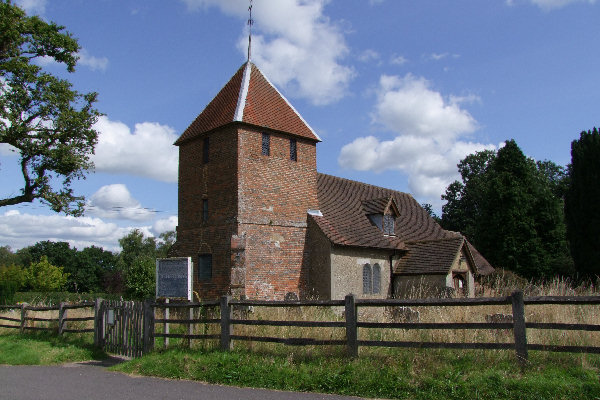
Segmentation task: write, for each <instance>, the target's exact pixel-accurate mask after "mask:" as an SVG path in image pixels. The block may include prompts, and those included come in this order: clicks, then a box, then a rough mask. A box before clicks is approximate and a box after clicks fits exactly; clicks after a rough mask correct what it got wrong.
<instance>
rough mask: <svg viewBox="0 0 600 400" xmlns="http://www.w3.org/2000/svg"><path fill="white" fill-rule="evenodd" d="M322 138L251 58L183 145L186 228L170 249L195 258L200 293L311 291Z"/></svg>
mask: <svg viewBox="0 0 600 400" xmlns="http://www.w3.org/2000/svg"><path fill="white" fill-rule="evenodd" d="M319 141H320V138H319V137H318V136H317V134H316V133H315V132H314V131H313V130H312V129H311V128H310V126H309V125H308V124H307V123H306V122H305V121H304V120H303V119H302V117H301V116H300V115H299V114H298V112H297V111H296V110H295V109H294V108H293V107H292V105H291V104H290V103H289V102H288V101H287V100H286V99H285V98H284V97H283V95H282V94H281V93H279V91H278V90H277V89H276V88H275V87H274V86H273V85H272V84H271V83H270V82H269V80H268V79H267V78H266V77H265V76H264V75H263V74H262V72H261V71H260V70H259V69H258V68H257V67H256V66H255V65H254V64H253V63H251V62H247V63H245V64H244V65H242V66H241V67H240V69H239V70H238V71H237V72H236V73H235V75H234V76H233V77H232V78H231V79H230V80H229V82H228V83H227V84H226V85H225V86H224V87H223V88H222V89H221V91H220V92H219V93H218V94H217V96H216V97H215V98H214V99H213V100H212V101H211V102H210V103H209V104H208V106H207V107H206V108H205V109H204V111H202V113H200V115H199V116H198V117H197V118H196V119H195V121H194V122H192V124H191V125H190V126H189V127H188V128H187V129H186V130H185V132H184V133H183V134H182V135H181V136H180V137H179V139H178V140H177V141H176V142H175V145H177V146H179V204H178V206H179V226H178V227H177V242H176V244H175V246H174V248H173V251H172V253H173V255H174V256H186V257H192V260H193V263H194V290H195V291H196V292H197V293H198V294H199V296H200V297H201V298H202V299H209V298H216V297H217V296H220V295H223V294H231V295H233V296H234V297H236V298H239V297H241V296H246V297H247V298H253V299H284V298H286V297H287V298H294V297H296V296H298V297H302V296H303V294H304V290H305V288H306V284H307V279H308V276H307V274H308V254H307V249H306V248H305V240H306V234H307V230H306V226H307V212H308V211H309V210H312V209H318V201H317V186H316V178H317V169H316V144H317V142H319Z"/></svg>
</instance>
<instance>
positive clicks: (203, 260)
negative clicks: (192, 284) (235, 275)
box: [198, 254, 212, 281]
mask: <svg viewBox="0 0 600 400" xmlns="http://www.w3.org/2000/svg"><path fill="white" fill-rule="evenodd" d="M211 279H212V254H200V255H199V256H198V280H199V281H210V280H211Z"/></svg>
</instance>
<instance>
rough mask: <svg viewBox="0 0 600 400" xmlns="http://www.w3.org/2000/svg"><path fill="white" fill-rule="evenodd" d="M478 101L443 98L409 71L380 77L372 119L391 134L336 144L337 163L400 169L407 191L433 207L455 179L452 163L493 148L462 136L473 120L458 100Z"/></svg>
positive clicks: (473, 126)
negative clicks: (342, 144) (402, 75)
mask: <svg viewBox="0 0 600 400" xmlns="http://www.w3.org/2000/svg"><path fill="white" fill-rule="evenodd" d="M478 100H479V98H478V97H476V96H463V97H456V96H449V97H447V98H444V96H442V94H441V93H439V92H437V91H435V90H433V89H431V84H430V83H429V82H428V81H427V80H425V79H424V78H419V77H415V76H413V75H411V74H408V75H406V76H404V77H398V76H387V75H383V76H382V77H381V79H380V82H379V89H378V91H377V102H376V104H375V106H374V111H373V113H372V115H371V117H372V122H373V124H374V125H376V126H380V127H382V128H383V129H384V130H385V131H386V132H391V133H395V134H397V136H396V137H395V138H394V139H392V140H380V139H379V138H377V137H375V136H367V137H359V138H357V139H355V140H354V141H352V142H351V143H349V144H347V145H345V146H344V147H343V148H342V150H341V152H340V155H339V157H338V163H339V165H340V166H342V167H344V168H349V169H355V170H360V171H374V172H381V171H385V170H397V171H401V172H402V173H404V174H407V175H408V183H409V188H410V191H411V192H412V193H414V194H415V195H416V196H418V197H425V198H427V200H428V201H429V202H430V203H432V204H434V205H436V204H437V205H439V204H440V201H439V199H440V195H441V194H442V193H443V192H444V190H445V188H446V187H447V186H448V184H449V183H450V182H452V181H453V180H454V179H457V178H458V172H457V168H456V164H457V163H458V162H459V161H460V160H461V159H463V158H464V157H465V156H466V155H468V154H471V153H473V152H475V151H480V150H484V149H495V148H496V147H495V146H494V145H485V144H481V143H476V142H472V141H470V140H468V139H467V137H468V136H469V135H470V134H471V133H473V132H474V131H475V130H476V129H477V127H478V124H477V121H476V120H475V119H474V118H473V117H472V116H471V114H470V113H469V112H468V111H467V110H464V109H462V108H461V107H460V104H462V103H466V102H474V101H478Z"/></svg>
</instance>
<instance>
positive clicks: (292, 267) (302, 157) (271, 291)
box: [238, 129, 318, 299]
mask: <svg viewBox="0 0 600 400" xmlns="http://www.w3.org/2000/svg"><path fill="white" fill-rule="evenodd" d="M263 132H264V133H268V134H270V137H271V139H270V143H271V145H270V154H269V155H268V156H265V155H262V133H263ZM290 138H291V136H289V135H286V134H281V133H278V132H274V131H268V130H264V131H263V130H254V129H240V132H239V142H238V143H239V144H238V146H239V148H238V151H239V165H238V177H239V178H238V179H239V186H238V221H239V226H238V233H239V234H240V235H241V234H245V235H246V248H245V268H246V281H245V295H246V296H247V297H249V298H260V299H283V298H285V296H286V295H287V294H288V293H294V294H295V295H296V296H299V297H303V296H304V294H305V289H306V286H307V281H308V253H307V249H306V247H305V242H306V221H307V210H308V209H311V208H315V209H316V208H318V200H317V192H316V190H317V187H316V177H317V175H316V174H317V172H316V164H317V162H316V144H315V142H313V141H309V140H304V139H300V138H296V144H297V161H292V160H290Z"/></svg>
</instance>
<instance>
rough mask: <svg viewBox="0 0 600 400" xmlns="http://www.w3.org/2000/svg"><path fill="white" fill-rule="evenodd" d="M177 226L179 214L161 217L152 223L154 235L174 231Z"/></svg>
mask: <svg viewBox="0 0 600 400" xmlns="http://www.w3.org/2000/svg"><path fill="white" fill-rule="evenodd" d="M175 228H177V216H175V215H172V216H170V217H168V218H163V219H159V220H158V221H156V222H154V224H153V225H152V232H153V233H154V236H159V235H160V234H161V233H163V232H167V231H174V230H175Z"/></svg>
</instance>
